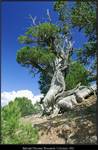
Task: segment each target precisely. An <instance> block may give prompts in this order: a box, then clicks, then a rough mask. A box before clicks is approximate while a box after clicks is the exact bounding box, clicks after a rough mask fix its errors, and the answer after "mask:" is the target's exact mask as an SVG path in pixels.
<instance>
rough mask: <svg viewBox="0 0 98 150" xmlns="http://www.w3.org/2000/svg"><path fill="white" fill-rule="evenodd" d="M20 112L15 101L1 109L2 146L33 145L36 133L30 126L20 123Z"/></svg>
mask: <svg viewBox="0 0 98 150" xmlns="http://www.w3.org/2000/svg"><path fill="white" fill-rule="evenodd" d="M20 117H21V110H20V107H19V104H18V102H17V101H14V102H10V103H9V104H8V105H7V106H5V107H3V108H2V109H1V139H2V141H1V142H2V144H34V143H37V140H38V131H37V129H35V128H33V127H32V125H31V124H25V125H23V124H22V123H20Z"/></svg>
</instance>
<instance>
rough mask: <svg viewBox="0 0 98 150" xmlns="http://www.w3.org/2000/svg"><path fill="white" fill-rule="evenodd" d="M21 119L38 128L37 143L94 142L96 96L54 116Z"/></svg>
mask: <svg viewBox="0 0 98 150" xmlns="http://www.w3.org/2000/svg"><path fill="white" fill-rule="evenodd" d="M21 121H22V122H23V123H28V122H29V123H32V126H33V127H37V128H38V130H39V141H38V144H96V141H97V139H96V138H97V137H96V97H95V96H94V95H92V96H90V97H89V98H87V99H85V101H84V102H82V103H80V104H78V106H76V107H75V108H74V109H73V110H67V111H66V112H65V113H64V114H63V115H62V114H59V115H58V116H55V117H54V118H52V117H40V115H31V116H26V117H24V118H22V119H21Z"/></svg>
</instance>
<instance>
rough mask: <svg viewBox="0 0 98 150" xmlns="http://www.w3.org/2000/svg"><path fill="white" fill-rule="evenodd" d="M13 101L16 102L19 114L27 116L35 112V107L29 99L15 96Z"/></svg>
mask: <svg viewBox="0 0 98 150" xmlns="http://www.w3.org/2000/svg"><path fill="white" fill-rule="evenodd" d="M14 103H17V104H18V108H19V109H20V112H21V116H22V117H23V116H27V115H31V114H35V113H37V109H36V108H35V107H34V105H33V104H32V102H31V100H29V99H27V98H25V97H23V98H20V97H18V98H15V100H14V102H13V104H14Z"/></svg>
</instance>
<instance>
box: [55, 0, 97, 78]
mask: <svg viewBox="0 0 98 150" xmlns="http://www.w3.org/2000/svg"><path fill="white" fill-rule="evenodd" d="M68 5H70V7H68ZM55 6H56V9H55ZM54 9H55V10H56V11H57V12H58V14H59V16H61V17H59V19H60V21H62V24H63V25H64V24H65V23H67V24H68V25H69V26H70V29H71V28H77V29H78V30H79V31H82V32H84V35H85V36H86V37H87V39H88V42H87V43H83V44H84V46H83V48H80V49H79V50H78V51H77V58H78V61H80V62H82V63H83V64H84V65H88V66H89V68H90V70H91V72H92V73H93V74H94V73H95V72H96V50H97V46H96V1H74V2H68V3H67V2H66V1H63V2H62V1H61V2H60V0H57V1H56V2H55V5H54ZM65 11H66V12H65ZM62 18H63V19H62ZM91 60H93V61H92V64H91ZM92 66H93V67H92ZM92 68H93V69H92ZM90 75H91V74H90ZM95 76H96V75H95ZM95 76H93V75H92V81H93V80H96V77H95Z"/></svg>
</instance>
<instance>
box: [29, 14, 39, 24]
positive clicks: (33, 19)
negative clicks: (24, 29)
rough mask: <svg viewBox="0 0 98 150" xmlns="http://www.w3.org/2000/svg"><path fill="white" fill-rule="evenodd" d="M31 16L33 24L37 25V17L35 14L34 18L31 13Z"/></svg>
mask: <svg viewBox="0 0 98 150" xmlns="http://www.w3.org/2000/svg"><path fill="white" fill-rule="evenodd" d="M29 18H30V19H31V20H32V22H33V25H34V26H35V25H36V23H35V21H36V19H37V17H36V16H35V17H34V18H33V17H32V16H31V15H29Z"/></svg>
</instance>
